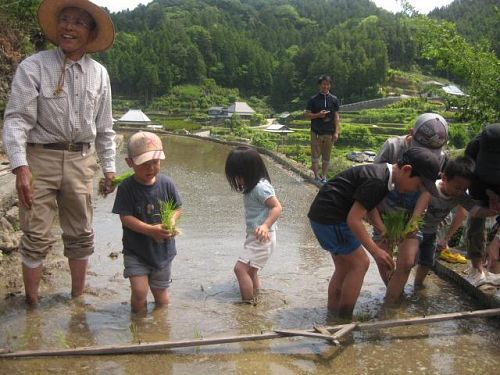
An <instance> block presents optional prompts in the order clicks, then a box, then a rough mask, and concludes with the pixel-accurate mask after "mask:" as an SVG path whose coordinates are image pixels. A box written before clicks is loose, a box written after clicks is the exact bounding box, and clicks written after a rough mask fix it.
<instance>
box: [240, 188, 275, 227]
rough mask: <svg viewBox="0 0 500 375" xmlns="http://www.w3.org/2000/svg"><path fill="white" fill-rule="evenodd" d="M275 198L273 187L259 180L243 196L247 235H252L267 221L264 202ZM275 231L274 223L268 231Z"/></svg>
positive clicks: (266, 208)
mask: <svg viewBox="0 0 500 375" xmlns="http://www.w3.org/2000/svg"><path fill="white" fill-rule="evenodd" d="M275 196H276V194H275V193H274V188H273V186H272V185H271V183H270V182H269V181H267V180H266V179H261V180H260V181H259V182H258V183H257V185H255V187H254V188H253V189H252V190H251V191H250V192H248V193H247V194H245V195H244V199H243V201H244V203H245V221H246V225H247V233H253V232H254V231H255V229H256V228H257V227H258V226H259V225H261V224H262V223H263V222H264V221H265V220H266V219H267V216H268V215H269V208H268V207H267V206H266V200H268V199H269V198H271V197H275ZM275 229H276V223H274V224H273V225H272V226H271V228H269V231H271V232H272V231H274V230H275Z"/></svg>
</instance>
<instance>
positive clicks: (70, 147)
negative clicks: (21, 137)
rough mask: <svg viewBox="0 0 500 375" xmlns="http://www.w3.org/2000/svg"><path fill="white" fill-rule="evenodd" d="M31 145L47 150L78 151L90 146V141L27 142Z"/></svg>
mask: <svg viewBox="0 0 500 375" xmlns="http://www.w3.org/2000/svg"><path fill="white" fill-rule="evenodd" d="M28 146H31V147H42V148H46V149H48V150H60V151H75V152H80V151H83V150H88V149H89V148H90V143H82V142H79V143H73V142H63V143H28Z"/></svg>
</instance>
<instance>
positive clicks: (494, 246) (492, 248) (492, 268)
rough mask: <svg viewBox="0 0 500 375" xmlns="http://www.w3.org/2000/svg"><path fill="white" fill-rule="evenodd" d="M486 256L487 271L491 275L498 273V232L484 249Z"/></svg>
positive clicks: (499, 249)
mask: <svg viewBox="0 0 500 375" xmlns="http://www.w3.org/2000/svg"><path fill="white" fill-rule="evenodd" d="M486 256H487V260H488V271H489V272H491V273H500V265H499V264H498V261H499V257H500V231H498V232H497V233H496V235H495V237H493V240H491V242H490V243H489V244H488V246H487V247H486Z"/></svg>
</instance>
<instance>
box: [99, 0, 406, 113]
mask: <svg viewBox="0 0 500 375" xmlns="http://www.w3.org/2000/svg"><path fill="white" fill-rule="evenodd" d="M113 20H114V22H115V24H116V27H117V30H118V31H119V33H118V36H117V41H116V44H115V47H114V48H113V49H112V50H111V51H110V52H109V53H107V54H105V55H103V56H102V59H103V61H104V62H105V63H106V65H107V67H108V69H109V71H110V74H111V76H112V77H113V83H114V85H115V92H118V93H120V94H124V95H142V96H144V98H145V99H146V100H149V99H150V98H151V97H153V96H157V95H163V94H165V93H167V92H168V91H169V89H170V88H171V87H172V86H174V85H178V84H181V83H195V84H197V83H200V82H201V81H202V80H203V79H204V78H213V79H214V80H215V81H216V82H217V84H219V85H222V86H226V87H237V88H238V89H239V90H240V91H241V93H242V94H243V95H246V96H250V95H259V96H269V97H270V104H272V105H273V106H274V107H276V108H278V109H279V108H280V107H285V106H289V105H290V103H293V102H294V101H297V102H302V100H303V99H304V97H305V95H308V94H309V93H310V92H311V90H313V89H314V88H313V86H314V78H315V77H317V76H318V75H319V74H321V73H324V72H329V73H331V74H332V75H333V76H334V80H335V92H336V94H337V95H338V96H340V97H341V98H343V99H344V101H346V102H349V101H355V100H358V99H361V98H368V97H373V96H375V95H376V93H377V89H378V86H379V85H380V84H382V83H383V82H384V80H385V74H386V71H387V69H388V67H389V66H390V65H392V66H395V67H400V68H407V67H409V66H411V64H412V63H413V61H414V59H415V57H416V46H415V43H414V42H413V41H412V38H411V35H410V32H409V30H408V27H407V26H406V25H405V24H404V23H403V22H401V21H400V19H399V18H398V17H396V16H394V15H392V14H390V13H387V12H385V11H383V10H380V9H378V8H377V7H376V6H375V5H374V4H373V3H372V2H371V1H369V0H328V1H326V0H325V1H314V2H311V1H307V0H247V1H238V0H191V1H183V0H158V1H155V2H154V3H152V4H150V5H148V6H139V7H138V8H136V9H135V10H133V11H130V12H129V11H125V12H120V13H118V14H114V15H113ZM306 93H307V94H306Z"/></svg>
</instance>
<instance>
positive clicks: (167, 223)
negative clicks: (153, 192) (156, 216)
mask: <svg viewBox="0 0 500 375" xmlns="http://www.w3.org/2000/svg"><path fill="white" fill-rule="evenodd" d="M159 202H160V217H161V224H162V227H163V229H165V230H166V231H167V232H169V233H172V234H176V233H177V230H176V228H175V225H174V224H172V218H173V216H174V214H175V211H176V209H177V205H176V203H175V201H173V200H167V201H161V200H160V201H159Z"/></svg>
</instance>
